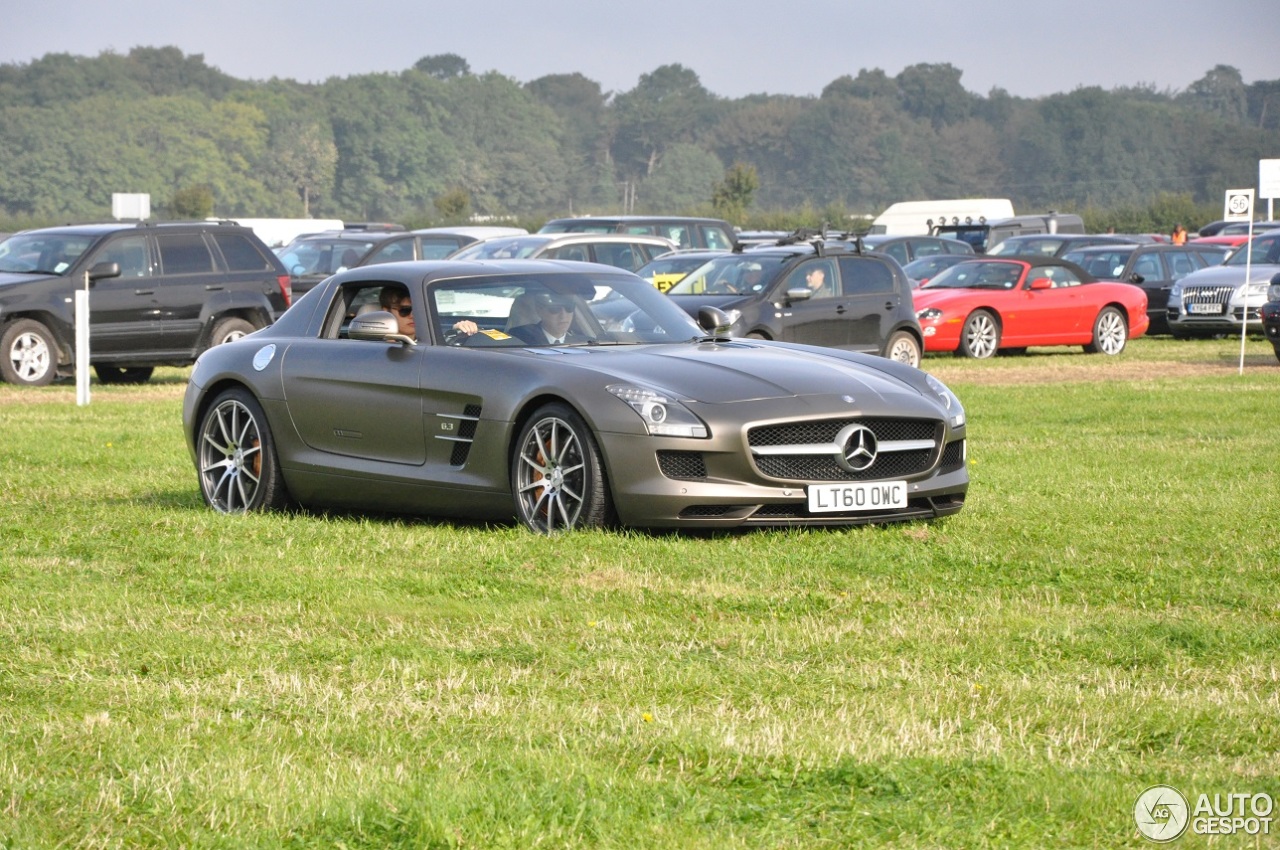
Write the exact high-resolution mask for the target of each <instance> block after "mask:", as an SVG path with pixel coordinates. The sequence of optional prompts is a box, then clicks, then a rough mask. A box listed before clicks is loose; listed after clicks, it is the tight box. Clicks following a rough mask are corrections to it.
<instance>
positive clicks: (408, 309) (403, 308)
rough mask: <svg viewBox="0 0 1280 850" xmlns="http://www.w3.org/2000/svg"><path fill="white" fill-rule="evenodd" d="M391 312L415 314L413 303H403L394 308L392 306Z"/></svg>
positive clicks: (402, 314)
mask: <svg viewBox="0 0 1280 850" xmlns="http://www.w3.org/2000/svg"><path fill="white" fill-rule="evenodd" d="M391 312H392V313H399V314H400V315H401V316H412V315H413V305H412V304H401V305H400V306H399V307H392V308H391Z"/></svg>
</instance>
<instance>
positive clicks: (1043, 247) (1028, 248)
mask: <svg viewBox="0 0 1280 850" xmlns="http://www.w3.org/2000/svg"><path fill="white" fill-rule="evenodd" d="M1136 241H1137V237H1133V236H1114V235H1109V234H1105V233H1096V234H1093V233H1091V234H1085V233H1036V234H1028V235H1024V236H1010V237H1008V238H1007V239H1003V240H1001V241H1000V243H999V244H998V245H995V246H994V247H992V248H990V249H988V250H987V256H988V257H1008V256H1013V255H1015V254H1020V255H1023V256H1033V255H1040V256H1044V257H1061V256H1062V255H1063V254H1065V253H1066V252H1068V251H1073V250H1075V249H1076V248H1087V247H1089V246H1090V245H1132V244H1135V243H1136ZM1144 241H1147V242H1151V241H1153V240H1150V239H1148V240H1144Z"/></svg>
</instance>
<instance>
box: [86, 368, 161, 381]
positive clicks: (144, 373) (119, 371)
mask: <svg viewBox="0 0 1280 850" xmlns="http://www.w3.org/2000/svg"><path fill="white" fill-rule="evenodd" d="M93 371H94V372H97V373H98V380H99V381H101V382H102V383H104V384H145V383H146V382H147V381H149V380H151V374H152V373H153V372H154V371H155V369H153V368H152V367H150V366H106V365H103V366H94V367H93Z"/></svg>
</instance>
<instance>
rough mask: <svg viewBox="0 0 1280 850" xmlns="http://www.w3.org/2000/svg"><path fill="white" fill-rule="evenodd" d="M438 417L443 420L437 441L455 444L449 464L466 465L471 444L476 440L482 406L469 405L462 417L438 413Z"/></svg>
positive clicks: (454, 414)
mask: <svg viewBox="0 0 1280 850" xmlns="http://www.w3.org/2000/svg"><path fill="white" fill-rule="evenodd" d="M436 416H437V417H438V418H439V419H440V420H442V421H441V423H440V433H438V434H436V439H437V440H444V441H445V442H449V443H453V451H451V452H450V453H449V464H450V465H451V466H463V465H465V464H466V462H467V455H469V454H470V453H471V444H472V443H473V442H475V439H476V425H477V424H478V423H479V422H480V405H478V404H468V405H467V406H466V407H465V408H463V411H462V414H461V415H459V414H456V413H437V414H436Z"/></svg>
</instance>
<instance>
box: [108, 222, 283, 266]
mask: <svg viewBox="0 0 1280 850" xmlns="http://www.w3.org/2000/svg"><path fill="white" fill-rule="evenodd" d="M213 241H214V242H215V243H217V245H218V248H219V250H221V251H222V258H223V259H224V260H226V261H227V268H229V269H231V270H232V271H233V272H264V271H269V270H270V269H272V268H273V266H272V265H271V261H270V260H268V259H267V258H266V257H264V256H263V255H262V251H260V250H258V246H257V245H254V244H253V240H252V239H249V238H248V237H247V236H245V235H244V234H243V233H218V232H216V231H215V232H214V233H213ZM123 271H124V268H123V267H121V272H122V273H123Z"/></svg>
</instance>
